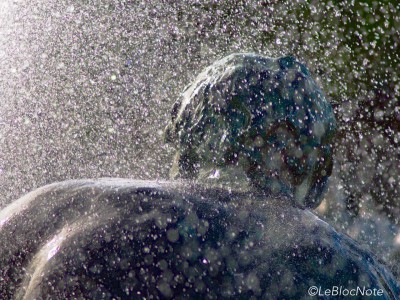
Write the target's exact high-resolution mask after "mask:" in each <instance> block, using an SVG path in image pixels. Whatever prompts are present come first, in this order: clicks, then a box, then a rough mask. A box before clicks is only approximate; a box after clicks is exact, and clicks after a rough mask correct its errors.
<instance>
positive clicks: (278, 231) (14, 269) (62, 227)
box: [0, 179, 400, 299]
mask: <svg viewBox="0 0 400 300" xmlns="http://www.w3.org/2000/svg"><path fill="white" fill-rule="evenodd" d="M257 197H258V196H255V195H252V194H250V193H245V194H240V193H232V192H231V193H230V192H229V191H227V190H221V189H215V188H212V189H204V188H203V187H199V186H196V185H190V186H189V185H182V184H178V183H177V182H152V181H134V180H126V179H100V180H76V181H66V182H61V183H55V184H52V185H49V186H45V187H43V188H40V189H38V190H36V191H34V192H31V193H29V194H28V195H26V196H25V197H23V198H21V199H19V200H17V201H15V202H14V203H13V204H11V205H10V206H8V207H6V208H5V209H3V210H2V211H0V240H1V241H2V243H1V244H0V298H1V299H50V298H51V299H111V298H120V299H143V297H145V298H146V299H283V298H284V299H302V298H307V297H308V296H309V294H308V293H309V291H310V288H311V287H313V286H314V287H317V288H319V289H320V290H321V291H322V292H324V291H325V290H327V289H332V288H333V287H334V286H337V287H342V288H343V289H347V290H354V289H357V287H359V288H360V289H361V290H363V289H364V290H368V292H369V291H374V290H375V291H376V292H378V291H381V292H380V293H382V296H381V298H380V299H400V298H399V295H400V287H399V285H398V283H396V281H395V279H394V278H393V276H392V275H391V274H390V273H389V272H388V271H387V270H386V269H385V267H384V266H383V265H382V264H380V263H379V262H378V260H377V259H376V258H375V257H374V256H373V255H372V254H371V253H369V252H368V251H366V250H364V249H362V248H361V247H360V246H359V245H358V244H357V243H355V242H354V241H353V240H351V239H350V238H348V237H347V236H344V235H342V234H339V233H337V232H336V231H335V230H334V229H333V228H332V227H331V226H330V225H328V224H327V223H325V222H323V221H322V220H320V219H319V218H318V217H316V216H315V215H314V214H313V213H312V212H310V211H308V210H302V209H299V208H296V207H293V206H288V205H283V202H282V201H279V199H274V198H264V199H262V200H263V201H260V199H257ZM311 292H315V291H314V290H311ZM327 297H328V298H329V296H327ZM355 298H357V299H358V298H362V295H361V294H359V297H355Z"/></svg>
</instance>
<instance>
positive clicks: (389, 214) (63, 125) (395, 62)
mask: <svg viewBox="0 0 400 300" xmlns="http://www.w3.org/2000/svg"><path fill="white" fill-rule="evenodd" d="M399 30H400V5H399V4H398V1H397V0H392V1H383V0H381V1H347V0H345V1H333V0H330V1H327V0H319V1H302V0H298V1H273V0H270V1H255V0H254V1H253V0H243V1H239V0H221V1H206V0H204V1H195V0H189V1H174V0H146V1H134V0H99V1H92V0H81V1H73V0H59V1H51V0H30V1H28V0H1V1H0V208H2V207H4V206H5V205H6V204H8V203H10V202H11V201H13V200H15V199H17V198H18V197H20V196H22V195H24V194H25V193H27V192H29V191H31V190H33V189H35V188H37V187H39V186H42V185H44V184H48V183H51V182H54V181H61V180H65V179H71V178H88V177H91V178H93V177H109V176H111V177H128V178H138V179H165V178H167V176H168V170H169V167H170V164H171V157H172V154H173V149H172V148H171V147H170V146H165V145H163V139H162V133H163V128H164V127H165V125H166V124H167V121H168V118H169V110H170V107H171V106H172V103H173V102H174V101H175V99H176V98H177V96H178V95H179V93H180V91H182V90H183V88H184V86H185V85H186V84H188V83H189V82H190V81H191V80H192V79H194V77H195V76H196V75H197V74H198V73H199V72H200V71H201V70H202V68H204V67H205V66H207V65H209V64H210V63H211V62H213V61H214V60H216V59H219V58H221V57H223V56H225V55H227V54H230V53H233V52H256V53H259V54H264V55H266V56H271V57H277V56H282V55H288V54H290V55H294V56H296V57H297V58H298V60H299V61H301V62H303V63H305V64H306V65H307V66H308V68H309V69H310V70H311V72H312V73H313V75H314V78H315V79H316V80H317V82H318V83H319V85H320V86H321V87H322V89H323V90H324V91H325V93H326V95H327V97H328V98H329V100H330V101H331V102H332V104H333V105H334V108H335V113H336V117H337V120H338V124H339V133H338V136H337V139H336V153H335V166H334V174H333V176H332V179H331V182H330V188H329V191H328V193H327V195H326V197H325V200H324V201H323V203H322V204H321V205H320V206H319V207H318V209H317V210H316V213H317V214H318V215H320V216H321V217H322V218H323V219H325V220H326V221H327V222H329V223H330V224H332V225H333V226H335V227H336V228H337V229H338V230H339V231H341V232H344V233H346V234H348V235H350V236H351V237H353V238H355V239H356V240H358V241H359V242H360V243H361V244H362V245H364V246H365V247H366V248H369V249H371V250H372V251H373V252H375V253H376V254H377V256H378V257H379V258H381V259H382V260H383V261H384V262H386V263H387V264H388V266H389V268H390V269H391V270H392V272H394V273H395V275H396V276H397V278H398V279H399V280H400V225H399V221H400V199H399V192H400V102H399V96H400V79H399V76H400V75H399V69H400V68H399V67H400V46H399V44H400V34H399Z"/></svg>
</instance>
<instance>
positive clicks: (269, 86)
mask: <svg viewBox="0 0 400 300" xmlns="http://www.w3.org/2000/svg"><path fill="white" fill-rule="evenodd" d="M335 129H336V121H335V117H334V114H333V110H332V107H331V105H330V103H329V102H328V101H327V100H326V98H325V96H324V94H323V93H322V91H321V89H320V88H319V87H318V86H317V84H316V83H315V81H314V80H313V79H312V77H311V75H310V72H309V71H308V69H307V68H306V67H305V66H304V65H303V64H301V63H299V62H298V61H296V59H295V58H293V57H290V56H288V57H282V58H278V59H273V58H267V57H263V56H260V55H256V54H248V53H239V54H232V55H229V56H227V57H225V58H223V59H221V60H218V61H216V62H214V63H213V64H212V65H211V66H209V67H207V68H206V69H205V70H204V71H203V72H202V73H201V74H200V75H198V76H197V78H196V79H195V80H194V81H193V82H192V83H191V84H190V85H188V86H187V87H186V88H185V90H184V92H183V93H182V94H181V95H180V97H179V99H178V100H177V101H176V103H175V105H174V107H173V109H172V120H171V122H170V124H169V125H168V126H167V128H166V140H167V141H169V142H173V143H175V145H176V146H177V148H178V151H177V160H178V164H179V167H178V171H177V173H176V174H175V177H183V178H196V176H197V174H198V171H199V170H200V169H201V168H204V167H214V168H220V167H223V166H228V165H237V166H238V167H241V168H243V169H244V171H245V173H246V175H247V177H248V178H249V179H250V181H251V183H252V184H253V185H254V186H255V187H256V188H257V189H260V190H264V191H269V192H271V191H276V190H277V189H278V190H279V192H284V193H286V194H288V195H290V196H293V198H294V199H295V200H296V202H297V203H299V204H300V205H301V206H308V207H315V206H316V205H318V204H319V203H320V201H321V196H322V195H323V192H324V189H325V185H326V182H327V179H328V177H329V175H330V174H331V170H332V153H331V141H332V138H333V136H334V133H335Z"/></svg>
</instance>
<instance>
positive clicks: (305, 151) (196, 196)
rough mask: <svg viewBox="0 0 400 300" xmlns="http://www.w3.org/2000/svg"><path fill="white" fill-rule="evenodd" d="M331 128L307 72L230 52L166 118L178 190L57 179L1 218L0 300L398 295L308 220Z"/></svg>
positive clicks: (358, 255) (328, 159) (344, 240)
mask: <svg viewBox="0 0 400 300" xmlns="http://www.w3.org/2000/svg"><path fill="white" fill-rule="evenodd" d="M334 132H335V118H334V115H333V112H332V108H331V106H330V104H329V102H328V101H327V100H326V99H325V97H324V95H323V93H322V92H321V90H320V89H319V88H318V86H317V85H316V83H315V82H314V80H313V79H312V78H311V76H310V73H309V71H308V70H307V68H306V67H305V66H304V65H302V64H300V63H299V62H297V61H296V60H295V59H294V58H292V57H283V58H279V59H270V58H266V57H263V56H260V55H256V54H247V53H245V54H232V55H229V56H227V57H225V58H223V59H221V60H219V61H217V62H215V63H214V64H212V65H211V66H210V67H208V68H207V69H206V70H205V71H204V72H202V73H201V74H200V75H199V76H198V77H197V78H196V79H195V80H194V82H193V83H192V84H190V85H189V86H188V87H187V88H186V89H185V91H184V92H183V93H182V95H181V97H180V98H179V99H178V101H177V102H176V105H175V106H174V108H173V110H172V120H171V122H170V124H169V125H168V126H167V129H166V140H167V141H168V142H171V143H174V144H175V145H176V147H177V153H176V156H175V162H174V167H173V168H172V170H171V176H172V177H173V178H174V179H175V180H171V181H158V182H155V181H136V180H129V179H96V180H74V181H65V182H60V183H54V184H51V185H48V186H45V187H42V188H40V189H38V190H36V191H33V192H31V193H29V194H28V195H26V196H24V197H22V198H21V199H19V200H17V201H15V202H14V203H12V204H11V205H9V206H8V207H6V208H5V209H3V210H2V211H1V212H0V239H1V241H2V244H1V245H0V297H1V298H2V299H37V298H46V297H50V298H91V299H102V298H105V299H109V298H121V299H122V298H129V299H144V298H145V299H172V298H173V299H228V298H230V299H282V298H285V299H301V298H307V297H309V296H318V297H319V298H321V297H322V298H324V297H326V298H329V297H330V296H335V295H338V296H340V297H343V296H346V293H347V295H351V296H355V297H356V298H362V297H363V296H365V295H367V296H371V295H372V296H374V295H375V296H377V297H378V296H379V297H382V298H383V299H400V286H399V284H398V283H397V282H396V280H395V279H394V277H393V276H392V275H391V274H390V272H389V271H387V269H386V268H385V267H384V266H383V265H382V264H381V263H380V262H379V261H378V260H377V259H376V258H375V257H374V255H373V254H371V253H370V252H368V251H367V250H365V249H363V248H362V247H360V246H359V245H358V244H357V243H356V242H354V241H353V240H352V239H350V238H349V237H347V236H345V235H342V234H340V233H338V232H336V231H335V230H334V229H333V228H332V227H331V226H330V225H328V224H327V223H325V222H323V221H322V220H320V219H319V218H318V217H317V216H315V215H314V214H313V213H312V212H311V211H309V210H308V208H313V207H316V206H317V205H318V204H319V203H320V201H321V199H322V195H323V192H324V189H325V187H326V183H327V179H328V177H329V175H330V173H331V169H332V153H331V148H332V146H331V142H332V138H333V136H334ZM335 293H336V294H335ZM339 293H340V294H339ZM370 293H371V294H370Z"/></svg>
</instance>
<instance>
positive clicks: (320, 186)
mask: <svg viewBox="0 0 400 300" xmlns="http://www.w3.org/2000/svg"><path fill="white" fill-rule="evenodd" d="M321 152H323V153H322V155H321V156H320V157H321V159H320V160H319V161H318V163H317V164H316V165H315V167H314V170H313V172H312V173H311V174H310V175H309V176H308V177H307V179H306V180H308V192H307V194H306V195H305V197H304V198H303V199H297V198H296V203H297V202H298V201H299V203H300V204H301V206H302V207H307V208H316V207H318V205H319V204H320V203H321V202H322V200H323V196H324V194H325V192H326V189H327V187H328V179H329V176H330V175H331V174H332V169H333V160H332V154H331V150H330V146H325V147H324V148H323V149H321ZM302 184H303V183H302ZM302 184H301V185H302Z"/></svg>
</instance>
